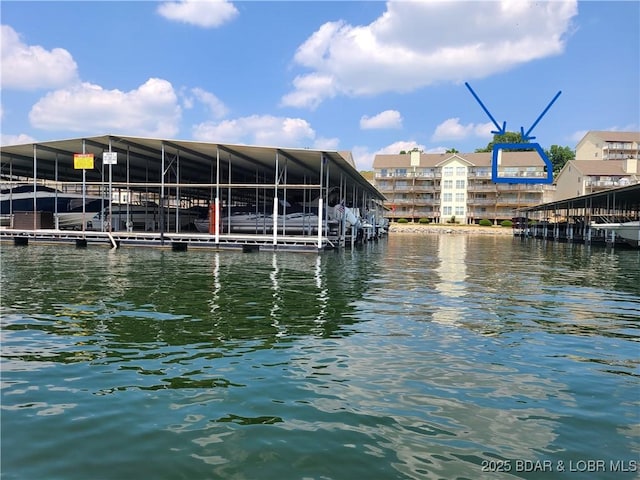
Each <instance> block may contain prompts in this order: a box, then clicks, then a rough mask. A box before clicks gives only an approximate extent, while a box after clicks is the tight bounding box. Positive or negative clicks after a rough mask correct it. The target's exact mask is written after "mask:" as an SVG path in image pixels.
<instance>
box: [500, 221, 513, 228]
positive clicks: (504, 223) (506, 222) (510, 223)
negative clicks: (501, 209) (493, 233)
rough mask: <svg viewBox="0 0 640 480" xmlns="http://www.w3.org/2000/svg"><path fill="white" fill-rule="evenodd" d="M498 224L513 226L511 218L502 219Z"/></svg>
mask: <svg viewBox="0 0 640 480" xmlns="http://www.w3.org/2000/svg"><path fill="white" fill-rule="evenodd" d="M500 225H502V226H503V227H513V222H512V221H511V220H503V221H501V222H500Z"/></svg>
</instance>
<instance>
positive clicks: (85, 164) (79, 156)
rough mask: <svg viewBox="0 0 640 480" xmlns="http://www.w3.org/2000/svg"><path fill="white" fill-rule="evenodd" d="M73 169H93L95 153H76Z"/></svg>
mask: <svg viewBox="0 0 640 480" xmlns="http://www.w3.org/2000/svg"><path fill="white" fill-rule="evenodd" d="M73 168H75V169H76V170H82V169H89V170H90V169H92V168H93V153H74V154H73Z"/></svg>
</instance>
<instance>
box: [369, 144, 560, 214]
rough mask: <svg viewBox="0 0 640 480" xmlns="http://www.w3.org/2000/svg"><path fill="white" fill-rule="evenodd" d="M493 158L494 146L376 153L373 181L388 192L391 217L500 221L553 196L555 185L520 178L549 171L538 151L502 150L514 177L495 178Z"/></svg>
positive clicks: (505, 167)
mask: <svg viewBox="0 0 640 480" xmlns="http://www.w3.org/2000/svg"><path fill="white" fill-rule="evenodd" d="M491 162H492V153H491V152H483V153H465V154H462V153H442V154H438V153H435V154H428V153H421V152H417V151H413V152H410V153H406V154H397V155H376V157H375V159H374V161H373V169H374V183H375V185H376V187H377V188H378V190H379V191H380V192H381V193H382V194H383V195H385V197H386V198H387V200H386V202H385V206H386V207H388V209H389V211H388V213H387V216H388V217H389V218H390V219H391V220H392V221H396V220H398V219H400V218H405V219H407V220H409V221H418V220H419V219H421V218H428V219H429V221H431V222H436V223H447V222H456V223H478V222H479V221H480V220H482V219H488V220H491V221H493V222H499V221H501V220H507V219H511V218H513V217H514V216H516V210H517V209H519V208H523V207H529V206H534V205H538V204H540V203H544V202H547V201H551V200H552V199H553V190H554V187H553V186H552V185H549V184H543V183H517V181H518V179H519V178H522V179H525V178H526V179H527V181H531V179H532V178H533V179H535V178H540V180H541V181H542V180H543V179H544V178H545V177H546V173H545V166H544V162H543V161H542V159H541V158H540V156H539V155H538V153H537V152H534V151H530V152H519V151H504V152H502V155H501V157H500V167H499V171H500V172H502V173H505V174H506V176H508V177H509V178H513V179H514V182H513V183H495V182H493V180H492V165H491Z"/></svg>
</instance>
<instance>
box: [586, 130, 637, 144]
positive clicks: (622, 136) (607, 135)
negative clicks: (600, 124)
mask: <svg viewBox="0 0 640 480" xmlns="http://www.w3.org/2000/svg"><path fill="white" fill-rule="evenodd" d="M590 136H591V137H595V138H598V139H599V140H602V141H603V142H640V132H616V131H603V130H593V131H590V132H587V134H586V135H585V136H584V138H583V140H584V139H586V138H587V137H590Z"/></svg>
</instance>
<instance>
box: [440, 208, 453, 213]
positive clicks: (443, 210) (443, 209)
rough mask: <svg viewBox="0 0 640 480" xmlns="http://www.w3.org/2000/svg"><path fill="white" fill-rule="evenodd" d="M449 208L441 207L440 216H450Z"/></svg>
mask: <svg viewBox="0 0 640 480" xmlns="http://www.w3.org/2000/svg"><path fill="white" fill-rule="evenodd" d="M451 212H452V210H451V207H442V215H451Z"/></svg>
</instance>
